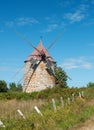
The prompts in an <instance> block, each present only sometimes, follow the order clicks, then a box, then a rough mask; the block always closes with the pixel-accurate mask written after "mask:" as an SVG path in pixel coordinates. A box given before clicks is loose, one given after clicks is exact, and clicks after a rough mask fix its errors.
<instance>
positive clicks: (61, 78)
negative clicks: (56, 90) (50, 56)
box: [55, 66, 68, 88]
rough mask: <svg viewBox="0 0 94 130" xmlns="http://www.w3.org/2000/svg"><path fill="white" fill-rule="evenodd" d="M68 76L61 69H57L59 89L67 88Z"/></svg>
mask: <svg viewBox="0 0 94 130" xmlns="http://www.w3.org/2000/svg"><path fill="white" fill-rule="evenodd" d="M67 78H68V76H67V74H66V72H65V71H64V70H63V69H62V68H61V67H57V66H56V67H55V84H56V85H58V86H59V87H62V88H66V87H68V86H67Z"/></svg>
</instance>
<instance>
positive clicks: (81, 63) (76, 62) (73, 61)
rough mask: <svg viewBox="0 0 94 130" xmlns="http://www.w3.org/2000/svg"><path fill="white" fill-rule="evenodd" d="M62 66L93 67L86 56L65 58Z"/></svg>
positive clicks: (73, 67) (69, 67)
mask: <svg viewBox="0 0 94 130" xmlns="http://www.w3.org/2000/svg"><path fill="white" fill-rule="evenodd" d="M62 67H63V68H66V69H76V68H81V69H92V68H93V65H92V64H91V63H90V62H88V61H86V59H85V57H79V58H70V59H67V60H65V61H64V63H63V64H62Z"/></svg>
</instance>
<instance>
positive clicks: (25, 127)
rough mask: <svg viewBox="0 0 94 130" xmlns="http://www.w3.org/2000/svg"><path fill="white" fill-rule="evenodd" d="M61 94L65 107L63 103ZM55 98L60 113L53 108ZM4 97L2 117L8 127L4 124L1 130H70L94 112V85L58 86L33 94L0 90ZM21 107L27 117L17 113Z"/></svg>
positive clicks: (1, 104) (1, 108) (0, 109)
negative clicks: (80, 86)
mask: <svg viewBox="0 0 94 130" xmlns="http://www.w3.org/2000/svg"><path fill="white" fill-rule="evenodd" d="M82 91H83V92H84V96H83V97H82V98H80V97H79V92H80V93H81V92H82ZM72 94H74V101H72ZM61 96H62V97H63V100H64V106H62V104H61V100H60V97H61ZM52 98H54V99H55V102H56V108H57V109H56V112H54V109H53V104H52ZM68 98H70V104H68ZM0 99H1V100H0V120H1V121H2V122H3V123H4V125H5V126H6V127H5V128H2V127H0V130H3V129H4V130H17V129H18V130H48V129H49V130H52V129H54V130H69V129H71V128H72V127H73V126H74V125H75V124H78V123H82V122H84V121H85V120H87V119H88V118H90V116H93V115H94V103H93V102H94V86H91V85H90V86H88V85H87V87H83V88H63V89H62V88H61V87H58V86H56V87H54V88H52V89H46V90H44V91H41V92H33V93H29V94H28V93H22V92H18V91H8V92H5V93H0ZM92 101H93V102H92ZM34 106H38V108H39V109H40V111H41V112H42V114H43V116H41V115H39V114H38V113H37V112H36V111H35V109H34ZM17 109H20V110H21V111H22V112H23V114H24V116H25V117H26V119H23V117H21V116H20V115H19V114H18V113H17Z"/></svg>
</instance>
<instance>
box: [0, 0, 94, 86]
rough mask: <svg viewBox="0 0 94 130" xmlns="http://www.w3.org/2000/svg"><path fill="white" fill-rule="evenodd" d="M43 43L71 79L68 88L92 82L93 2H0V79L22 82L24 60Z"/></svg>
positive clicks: (72, 0) (24, 0)
mask: <svg viewBox="0 0 94 130" xmlns="http://www.w3.org/2000/svg"><path fill="white" fill-rule="evenodd" d="M14 29H16V30H17V31H18V32H19V33H21V34H22V35H23V36H25V37H26V38H27V39H28V40H29V41H30V42H31V43H32V44H33V45H34V46H37V44H38V43H39V41H40V37H41V36H42V41H43V44H44V46H45V47H46V48H47V47H48V46H49V45H50V44H51V43H52V42H53V41H54V40H55V38H56V37H57V36H58V35H59V34H60V33H61V32H63V31H64V30H65V31H64V33H63V35H62V37H61V38H60V39H59V40H58V41H57V42H56V43H55V44H54V45H53V46H52V47H51V48H50V49H49V53H50V54H51V56H52V57H53V58H54V59H55V61H56V62H57V64H58V65H59V66H61V67H62V68H63V69H64V70H65V71H66V73H67V75H68V76H69V77H71V78H72V80H68V85H69V86H70V87H72V86H73V87H81V86H86V85H87V84H88V83H89V82H94V52H93V50H94V0H0V80H5V81H6V82H7V83H10V82H16V83H18V82H22V79H23V69H21V68H23V67H24V60H25V59H26V58H27V57H28V56H29V54H30V53H31V52H32V51H33V48H32V47H31V46H30V45H29V44H27V43H26V42H25V41H24V40H22V39H21V38H20V37H19V36H18V35H17V34H16V33H15V32H14Z"/></svg>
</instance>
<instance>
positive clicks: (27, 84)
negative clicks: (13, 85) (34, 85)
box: [25, 61, 41, 91]
mask: <svg viewBox="0 0 94 130" xmlns="http://www.w3.org/2000/svg"><path fill="white" fill-rule="evenodd" d="M40 62H41V61H39V62H38V63H37V66H38V65H39V64H40ZM37 66H36V67H35V68H34V69H33V72H32V74H31V76H30V78H29V81H28V83H27V85H26V87H25V91H26V89H27V87H28V85H29V83H30V80H31V78H32V76H33V74H34V72H35V70H36V68H37ZM29 71H30V69H29ZM29 71H28V73H29Z"/></svg>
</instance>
